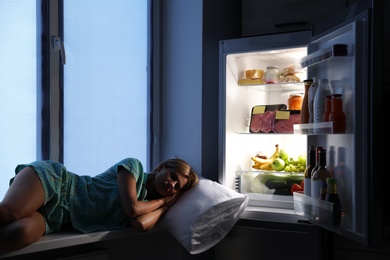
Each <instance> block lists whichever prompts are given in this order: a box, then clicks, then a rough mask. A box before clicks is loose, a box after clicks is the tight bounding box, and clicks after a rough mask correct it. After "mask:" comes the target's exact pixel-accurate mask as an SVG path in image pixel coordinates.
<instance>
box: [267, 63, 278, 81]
mask: <svg viewBox="0 0 390 260" xmlns="http://www.w3.org/2000/svg"><path fill="white" fill-rule="evenodd" d="M264 78H265V83H267V84H273V83H278V82H279V67H278V66H267V70H266V71H265V76H264Z"/></svg>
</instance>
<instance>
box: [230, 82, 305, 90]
mask: <svg viewBox="0 0 390 260" xmlns="http://www.w3.org/2000/svg"><path fill="white" fill-rule="evenodd" d="M238 86H240V87H244V88H247V89H253V90H257V91H264V92H270V91H282V92H283V91H295V90H297V91H301V90H303V89H304V85H303V82H282V83H275V84H256V83H254V84H240V83H239V84H238Z"/></svg>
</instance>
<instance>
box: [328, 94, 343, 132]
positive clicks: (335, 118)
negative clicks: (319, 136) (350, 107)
mask: <svg viewBox="0 0 390 260" xmlns="http://www.w3.org/2000/svg"><path fill="white" fill-rule="evenodd" d="M331 106H332V109H331V112H330V114H329V121H332V122H333V128H332V133H334V134H335V133H345V130H346V116H345V113H344V111H343V95H341V94H333V95H332V99H331Z"/></svg>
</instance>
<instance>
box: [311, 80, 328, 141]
mask: <svg viewBox="0 0 390 260" xmlns="http://www.w3.org/2000/svg"><path fill="white" fill-rule="evenodd" d="M327 95H332V93H331V91H330V87H329V84H328V79H320V82H319V85H318V89H317V91H316V95H315V96H314V101H313V116H314V117H313V123H320V122H322V115H323V114H324V111H325V98H326V96H327ZM313 131H314V133H315V134H318V133H323V131H322V129H321V128H314V129H313Z"/></svg>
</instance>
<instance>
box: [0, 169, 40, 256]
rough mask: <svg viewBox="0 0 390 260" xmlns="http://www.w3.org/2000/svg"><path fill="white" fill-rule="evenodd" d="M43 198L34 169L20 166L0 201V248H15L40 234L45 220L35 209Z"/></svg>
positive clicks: (35, 239) (33, 239) (25, 244)
mask: <svg viewBox="0 0 390 260" xmlns="http://www.w3.org/2000/svg"><path fill="white" fill-rule="evenodd" d="M44 201H45V198H44V191H43V186H42V183H41V181H40V179H39V177H38V175H37V174H36V172H35V170H34V169H33V168H32V167H26V168H24V169H23V170H21V171H20V172H19V173H18V174H17V175H16V177H15V179H14V181H13V183H12V184H11V186H10V187H9V189H8V191H7V192H6V194H5V196H4V198H3V201H1V202H0V250H17V249H20V248H23V247H25V246H28V245H29V244H32V243H34V242H35V241H37V240H38V239H39V238H40V237H42V236H43V234H44V233H45V230H46V222H45V219H44V218H43V216H42V215H41V214H39V213H38V212H37V210H38V209H39V208H40V207H41V206H42V205H43V203H44Z"/></svg>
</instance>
